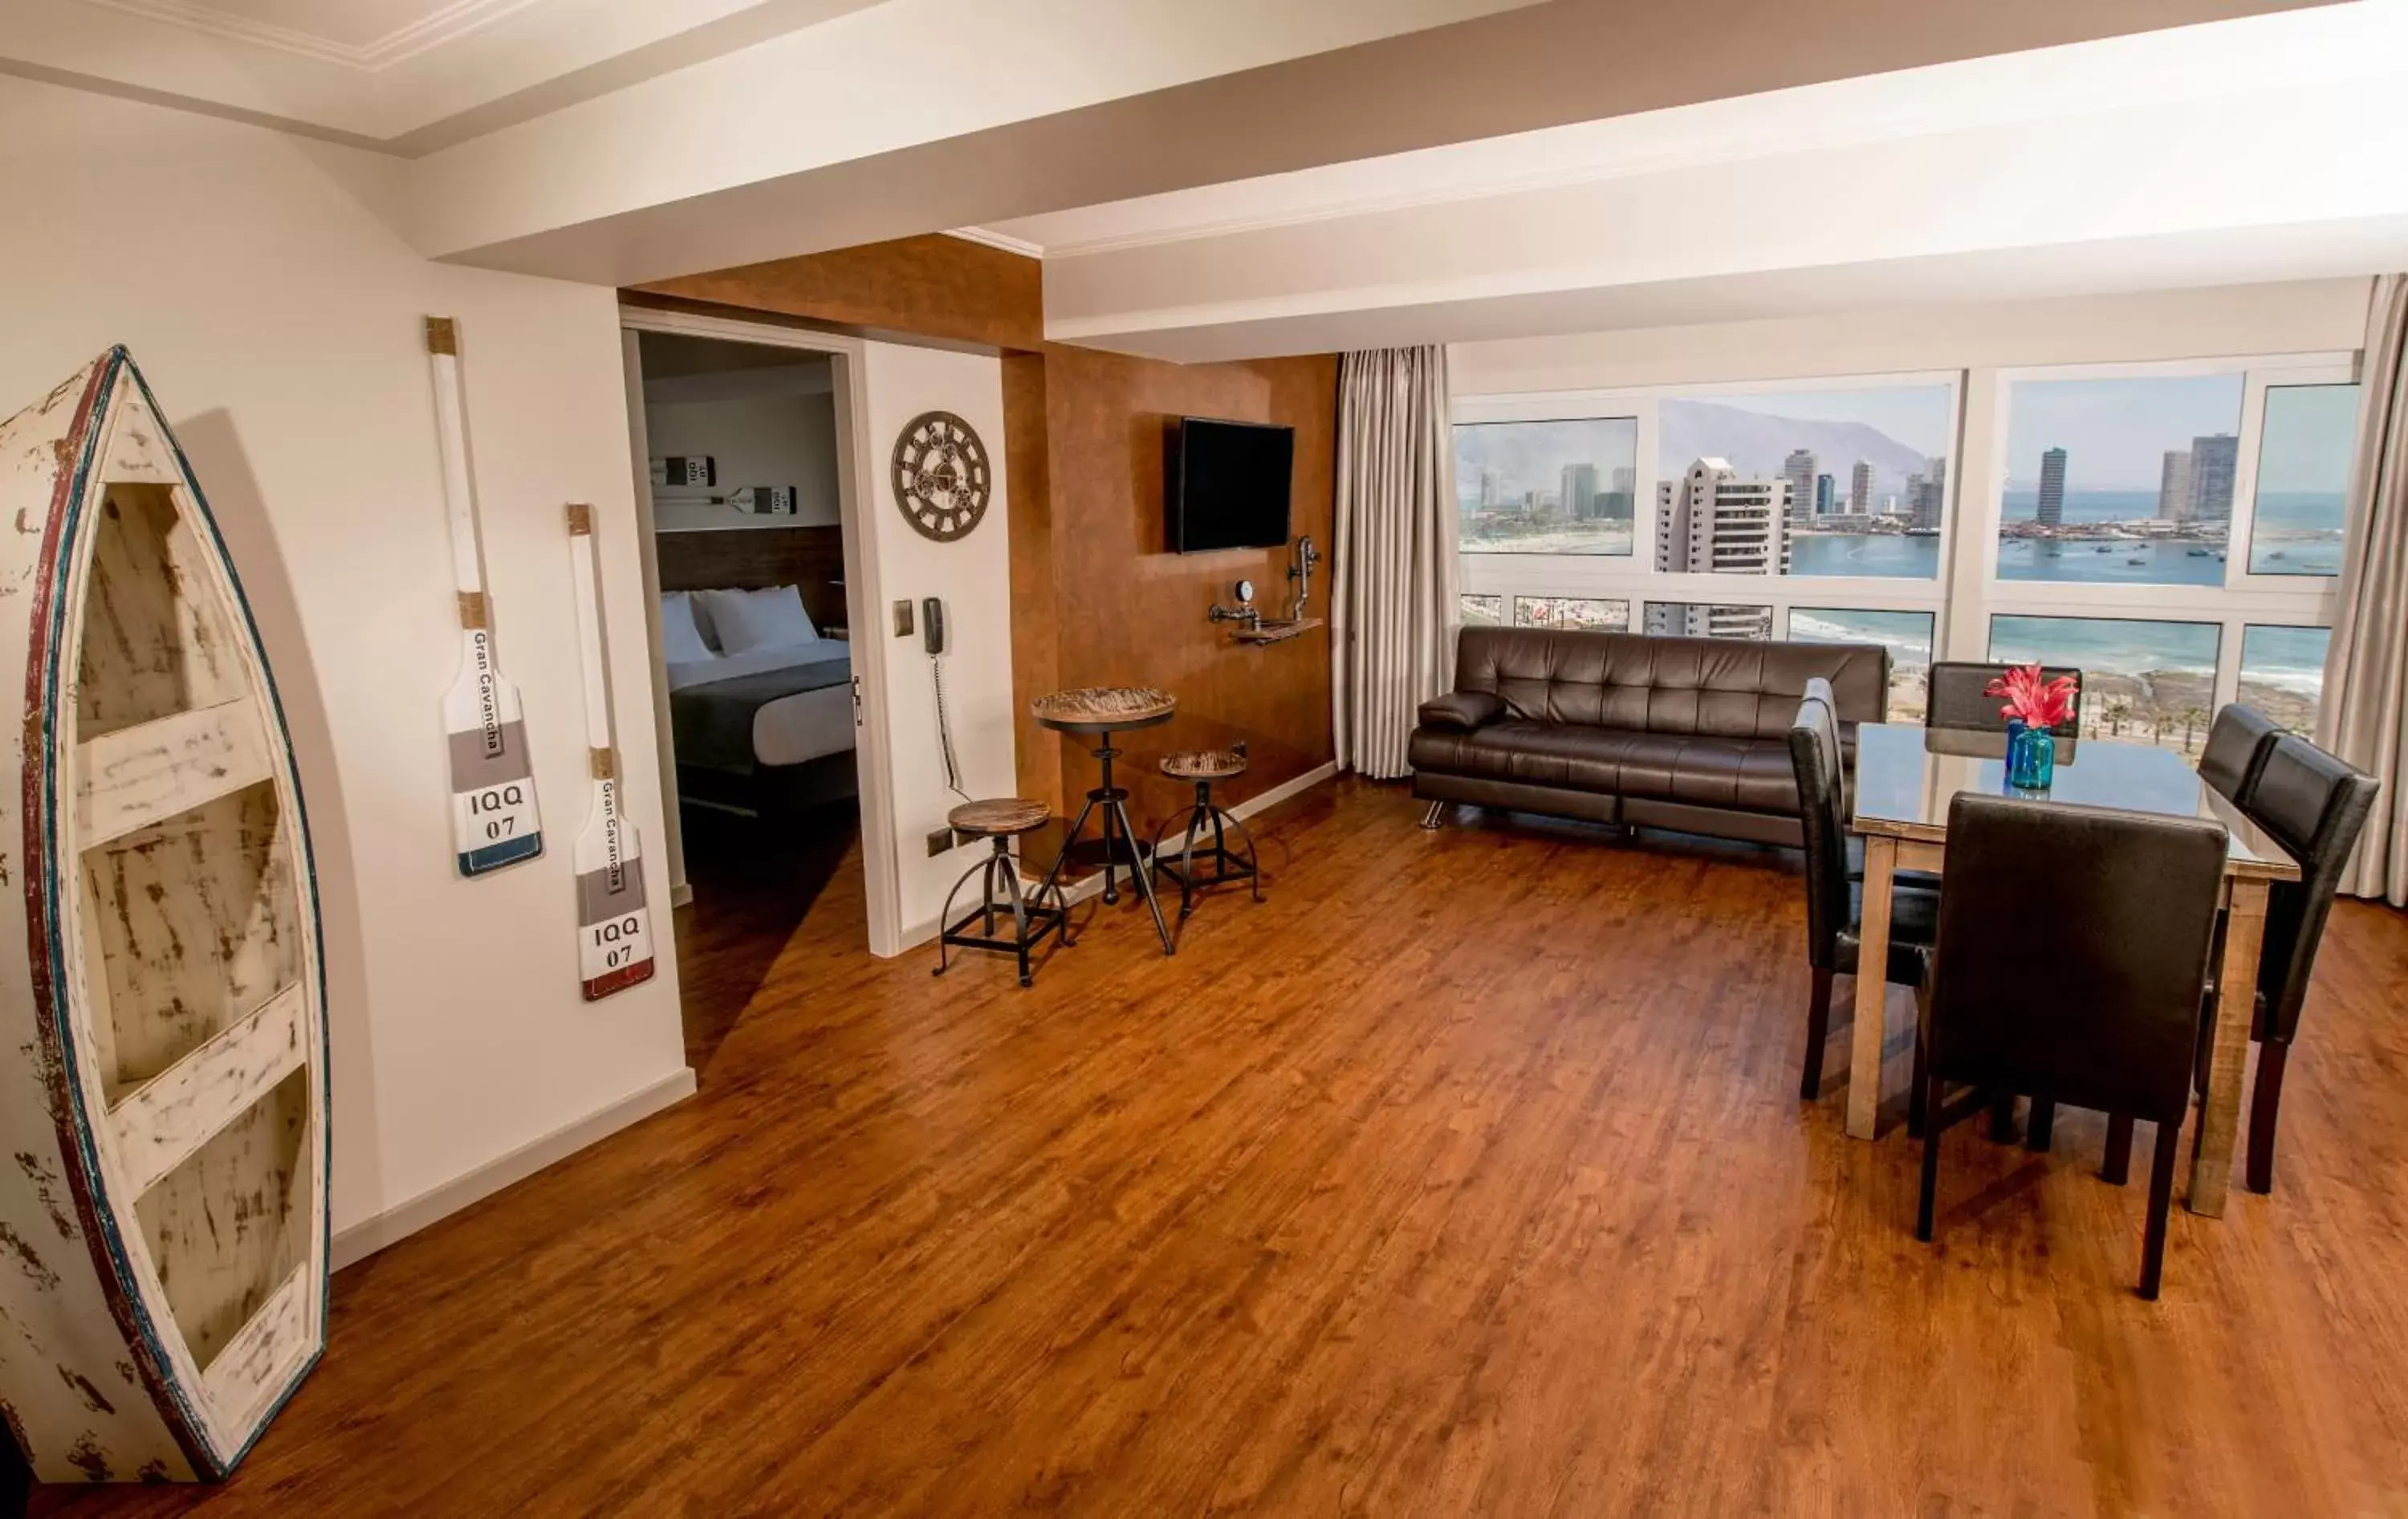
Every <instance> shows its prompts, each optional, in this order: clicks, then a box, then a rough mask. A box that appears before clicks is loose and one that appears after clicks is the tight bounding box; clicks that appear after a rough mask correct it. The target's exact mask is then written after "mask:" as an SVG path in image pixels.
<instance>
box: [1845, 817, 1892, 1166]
mask: <svg viewBox="0 0 2408 1519" xmlns="http://www.w3.org/2000/svg"><path fill="white" fill-rule="evenodd" d="M1897 879H1898V840H1897V839H1895V838H1884V837H1882V836H1881V835H1878V834H1869V835H1867V836H1866V838H1865V908H1864V921H1863V923H1862V924H1859V925H1858V929H1857V934H1858V939H1857V947H1856V1028H1855V1029H1854V1030H1853V1031H1852V1033H1851V1035H1850V1039H1849V1045H1848V1134H1849V1136H1850V1137H1851V1138H1854V1139H1872V1138H1874V1130H1875V1128H1876V1126H1877V1125H1878V1124H1879V1123H1880V1120H1881V1099H1882V1046H1883V1044H1884V1042H1885V1039H1884V1036H1885V1034H1886V1033H1887V1028H1886V1022H1887V1017H1888V1009H1889V977H1888V976H1887V974H1885V972H1886V971H1887V969H1888V967H1889V900H1890V888H1891V886H1892V884H1893V883H1894V882H1895V881H1897Z"/></svg>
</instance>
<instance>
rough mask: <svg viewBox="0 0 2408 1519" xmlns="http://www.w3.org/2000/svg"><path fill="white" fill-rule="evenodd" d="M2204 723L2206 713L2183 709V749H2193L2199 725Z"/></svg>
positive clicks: (2198, 710)
mask: <svg viewBox="0 0 2408 1519" xmlns="http://www.w3.org/2000/svg"><path fill="white" fill-rule="evenodd" d="M2206 721H2207V713H2206V712H2204V711H2202V710H2200V709H2199V708H2196V707H2186V708H2184V709H2183V714H2182V725H2183V748H2185V749H2190V748H2192V747H2194V745H2195V744H2196V742H2197V740H2198V737H2199V727H2200V724H2202V723H2204V722H2206Z"/></svg>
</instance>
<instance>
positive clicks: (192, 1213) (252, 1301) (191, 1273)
mask: <svg viewBox="0 0 2408 1519" xmlns="http://www.w3.org/2000/svg"><path fill="white" fill-rule="evenodd" d="M309 1127H310V1125H309V1073H308V1071H307V1070H306V1069H295V1070H294V1071H293V1072H292V1073H291V1074H289V1075H287V1076H286V1077H285V1078H284V1079H283V1080H282V1081H280V1082H277V1083H276V1085H275V1086H273V1087H272V1088H270V1089H269V1090H268V1092H267V1094H266V1095H265V1096H263V1097H262V1098H260V1100H259V1101H257V1102H254V1103H252V1104H251V1106H250V1107H249V1108H247V1109H245V1110H244V1111H243V1112H242V1113H241V1115H240V1116H238V1117H236V1119H235V1120H234V1122H232V1123H230V1124H228V1125H225V1126H224V1127H223V1128H222V1129H220V1130H218V1132H217V1133H216V1134H215V1135H213V1136H211V1137H210V1138H209V1139H208V1141H207V1142H205V1143H204V1144H202V1145H201V1146H200V1148H198V1149H196V1150H194V1151H193V1153H192V1154H190V1155H188V1156H186V1157H185V1158H184V1160H183V1162H182V1163H181V1164H180V1165H179V1166H177V1167H176V1168H174V1169H173V1170H170V1171H169V1172H168V1173H167V1174H166V1175H165V1176H164V1177H162V1178H160V1180H159V1182H158V1184H157V1185H156V1186H153V1187H152V1188H151V1189H150V1191H148V1192H146V1193H144V1194H143V1195H142V1197H140V1198H139V1199H138V1200H137V1201H136V1203H135V1205H134V1212H135V1216H136V1218H137V1219H139V1220H140V1221H141V1225H142V1237H143V1240H144V1242H145V1243H146V1244H147V1245H148V1246H149V1247H150V1260H151V1264H152V1266H153V1268H155V1269H156V1270H157V1272H158V1276H159V1284H160V1287H161V1289H162V1290H163V1291H164V1292H165V1295H166V1298H167V1304H168V1307H169V1309H170V1311H173V1313H174V1314H175V1318H176V1327H177V1329H178V1330H179V1331H180V1332H181V1334H182V1336H183V1340H184V1346H185V1348H186V1349H187V1350H188V1351H190V1352H191V1354H192V1357H193V1365H194V1367H195V1368H196V1369H199V1370H200V1371H202V1372H203V1373H207V1372H208V1369H209V1367H210V1364H211V1363H212V1362H214V1361H215V1360H216V1359H217V1358H218V1354H219V1353H220V1352H222V1351H223V1350H224V1349H225V1348H226V1347H227V1346H228V1345H230V1344H232V1343H234V1342H235V1341H236V1339H237V1338H238V1337H240V1336H241V1335H242V1331H243V1328H244V1326H247V1325H249V1324H250V1323H251V1321H252V1320H253V1319H254V1318H256V1317H258V1315H259V1313H260V1311H261V1310H262V1309H264V1308H266V1307H268V1306H269V1305H270V1303H271V1302H272V1300H273V1299H274V1298H275V1297H277V1295H278V1292H279V1288H281V1287H282V1286H283V1285H284V1283H286V1281H287V1280H288V1279H290V1278H291V1277H292V1275H293V1274H294V1271H296V1270H298V1269H299V1268H301V1266H302V1265H303V1264H304V1263H305V1262H306V1261H307V1260H308V1254H309V1245H310V1240H309V1238H308V1235H309V1230H310V1228H311V1227H312V1221H313V1220H314V1218H315V1216H316V1209H315V1206H314V1204H313V1201H312V1199H311V1198H310V1197H309V1184H310V1183H309V1177H310V1174H311V1172H310V1168H309V1165H308V1159H307V1157H308V1149H306V1148H305V1147H308V1146H314V1145H315V1144H316V1142H317V1141H316V1139H314V1137H313V1136H312V1135H311V1134H310V1132H309Z"/></svg>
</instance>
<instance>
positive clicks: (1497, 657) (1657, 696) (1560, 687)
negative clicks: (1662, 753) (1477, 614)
mask: <svg viewBox="0 0 2408 1519" xmlns="http://www.w3.org/2000/svg"><path fill="white" fill-rule="evenodd" d="M1888 666H1889V660H1888V656H1887V655H1886V653H1885V652H1884V651H1883V650H1882V649H1881V648H1880V647H1879V646H1878V645H1870V644H1869V645H1854V644H1813V643H1754V642H1747V641H1742V640H1739V639H1728V638H1652V637H1648V636H1645V635H1641V634H1627V633H1586V632H1575V631H1566V630H1558V629H1552V628H1514V627H1469V628H1465V629H1464V630H1463V632H1462V634H1461V637H1460V639H1459V641H1458V642H1457V644H1456V648H1455V689H1456V690H1458V691H1483V692H1492V693H1494V694H1495V695H1497V696H1498V698H1499V699H1500V700H1502V701H1503V702H1504V704H1505V707H1506V710H1507V713H1508V714H1509V715H1510V716H1512V717H1515V718H1520V719H1525V720H1527V721H1532V722H1553V723H1577V724H1590V725H1593V726H1598V727H1605V728H1612V729H1617V730H1620V731H1623V732H1631V733H1682V734H1699V735H1703V736H1705V737H1709V738H1770V739H1775V740H1781V741H1786V739H1787V737H1788V733H1789V723H1790V719H1792V718H1793V717H1795V716H1796V715H1797V712H1798V701H1799V697H1800V696H1801V695H1804V694H1805V690H1806V682H1807V681H1809V680H1812V679H1813V678H1815V677H1817V676H1820V677H1822V678H1823V679H1825V680H1828V681H1830V682H1831V687H1832V691H1833V706H1834V709H1835V711H1834V715H1836V716H1837V717H1838V718H1839V719H1840V721H1841V722H1842V724H1855V723H1864V722H1875V723H1877V722H1879V721H1881V718H1882V714H1883V709H1884V708H1885V706H1886V705H1887V703H1888V699H1889V695H1888V689H1887V687H1888V676H1889V670H1888Z"/></svg>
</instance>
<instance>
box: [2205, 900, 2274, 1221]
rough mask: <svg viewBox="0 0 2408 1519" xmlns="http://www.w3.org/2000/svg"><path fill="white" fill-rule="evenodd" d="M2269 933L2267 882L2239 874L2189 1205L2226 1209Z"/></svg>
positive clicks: (2210, 1211) (2219, 978) (2220, 973)
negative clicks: (2262, 951)
mask: <svg viewBox="0 0 2408 1519" xmlns="http://www.w3.org/2000/svg"><path fill="white" fill-rule="evenodd" d="M2265 937H2266V883H2265V882H2264V881H2253V880H2247V879H2244V878H2238V877H2236V878H2235V879H2234V880H2233V881H2232V895H2231V899H2230V901H2229V904H2228V905H2227V907H2226V909H2225V920H2224V964H2223V965H2222V966H2220V967H2217V969H2216V973H2215V1029H2214V1033H2213V1034H2212V1035H2211V1036H2210V1038H2209V1040H2208V1055H2207V1095H2206V1097H2205V1099H2204V1100H2203V1101H2202V1102H2201V1104H2200V1113H2199V1124H2198V1126H2197V1131H2196V1132H2195V1133H2194V1134H2193V1136H2192V1139H2191V1153H2190V1198H2189V1207H2190V1211H2192V1212H2194V1213H2204V1214H2206V1215H2207V1216H2208V1217H2210V1218H2221V1217H2222V1216H2223V1215H2224V1195H2225V1193H2226V1192H2227V1191H2228V1190H2229V1188H2230V1186H2231V1184H2232V1146H2233V1141H2234V1140H2235V1139H2237V1138H2239V1136H2240V1132H2241V1077H2242V1072H2243V1068H2245V1067H2246V1066H2247V1065H2248V1063H2249V1024H2250V1020H2251V1019H2252V1018H2254V1017H2255V1016H2256V1014H2257V954H2258V950H2259V947H2260V946H2261V944H2262V943H2263V941H2264V939H2265Z"/></svg>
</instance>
